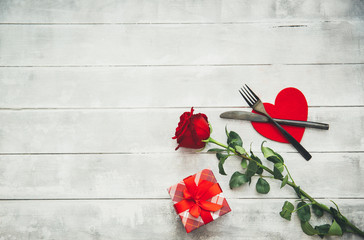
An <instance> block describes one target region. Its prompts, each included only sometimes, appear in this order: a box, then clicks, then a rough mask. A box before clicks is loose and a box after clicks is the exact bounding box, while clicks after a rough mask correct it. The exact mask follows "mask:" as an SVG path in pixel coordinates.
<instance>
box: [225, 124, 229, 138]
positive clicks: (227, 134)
mask: <svg viewBox="0 0 364 240" xmlns="http://www.w3.org/2000/svg"><path fill="white" fill-rule="evenodd" d="M225 133H226V136H227V137H229V131H228V130H227V125H226V126H225Z"/></svg>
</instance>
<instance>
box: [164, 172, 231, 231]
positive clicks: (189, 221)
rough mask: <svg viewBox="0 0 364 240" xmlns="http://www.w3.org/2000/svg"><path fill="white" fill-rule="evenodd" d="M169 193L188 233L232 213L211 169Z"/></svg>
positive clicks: (184, 182)
mask: <svg viewBox="0 0 364 240" xmlns="http://www.w3.org/2000/svg"><path fill="white" fill-rule="evenodd" d="M168 193H169V195H170V196H171V198H172V201H173V203H174V208H175V210H176V212H177V214H178V215H179V216H180V217H181V220H182V223H183V225H184V227H185V229H186V231H187V233H189V232H191V231H193V230H195V229H197V228H199V227H201V226H203V225H205V224H208V223H209V222H212V221H214V220H215V219H217V218H218V217H220V216H222V215H225V214H226V213H228V212H230V211H231V209H230V207H229V204H228V203H227V201H226V199H225V197H224V195H223V193H222V190H221V188H220V185H219V184H218V183H217V181H216V178H215V176H214V174H213V173H212V171H211V170H210V169H204V170H202V171H201V172H199V173H196V174H195V175H192V176H189V177H187V178H185V179H183V181H181V182H179V183H177V184H176V185H173V186H171V187H169V188H168Z"/></svg>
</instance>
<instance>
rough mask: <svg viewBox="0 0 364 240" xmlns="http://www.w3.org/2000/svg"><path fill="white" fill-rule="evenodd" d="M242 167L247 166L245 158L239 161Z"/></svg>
mask: <svg viewBox="0 0 364 240" xmlns="http://www.w3.org/2000/svg"><path fill="white" fill-rule="evenodd" d="M240 165H241V167H242V168H247V167H248V163H247V161H246V159H241V163H240Z"/></svg>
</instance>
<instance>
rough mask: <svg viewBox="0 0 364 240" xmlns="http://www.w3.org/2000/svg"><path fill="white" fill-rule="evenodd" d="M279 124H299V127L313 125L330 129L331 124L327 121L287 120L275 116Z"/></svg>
mask: <svg viewBox="0 0 364 240" xmlns="http://www.w3.org/2000/svg"><path fill="white" fill-rule="evenodd" d="M274 121H276V122H277V123H279V124H285V125H291V126H297V127H311V128H318V129H324V130H328V129H329V124H326V123H319V122H309V121H296V120H286V119H277V118H274Z"/></svg>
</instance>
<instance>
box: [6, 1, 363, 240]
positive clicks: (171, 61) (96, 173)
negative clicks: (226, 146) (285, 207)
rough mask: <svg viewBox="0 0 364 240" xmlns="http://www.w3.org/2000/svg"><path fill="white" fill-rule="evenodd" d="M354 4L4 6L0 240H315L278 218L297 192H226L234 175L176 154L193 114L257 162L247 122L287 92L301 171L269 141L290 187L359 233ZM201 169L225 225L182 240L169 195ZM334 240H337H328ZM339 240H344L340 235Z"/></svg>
mask: <svg viewBox="0 0 364 240" xmlns="http://www.w3.org/2000/svg"><path fill="white" fill-rule="evenodd" d="M363 64H364V1H361V0H332V1H329V0H304V1H295V0H288V1H280V0H259V1H238V0H233V1H228V0H201V1H197V0H183V1H182V0H166V1H162V0H150V1H143V0H124V1H118V0H103V1H101V0H100V1H96V0H93V1H90V0H48V1H47V0H39V1H36V0H34V1H33V0H29V1H21V0H1V1H0V108H1V109H0V198H1V200H0V239H1V240H5V239H9V240H10V239H11V240H13V239H62V240H64V239H253V238H254V239H318V237H308V236H307V235H305V234H304V233H303V232H302V231H301V229H300V225H299V220H298V218H297V216H294V217H293V220H292V221H291V222H288V221H286V220H284V219H282V218H281V217H280V216H279V211H280V210H281V206H282V204H283V202H284V201H285V200H290V201H291V202H293V201H294V200H295V194H294V192H293V191H292V190H291V189H289V188H285V189H279V183H278V182H271V192H270V193H269V194H267V195H260V194H258V193H256V192H255V189H254V186H251V187H249V186H243V187H241V188H239V189H236V190H230V189H229V187H228V181H229V178H230V175H231V174H232V173H233V172H234V171H236V170H238V169H239V161H238V160H236V161H234V160H233V159H229V161H228V162H227V163H226V168H225V169H226V171H227V173H228V176H222V175H219V174H218V169H217V160H216V159H215V157H214V156H213V155H210V154H206V152H201V153H197V154H195V153H194V151H189V150H184V149H181V150H179V151H177V152H175V151H174V148H175V147H176V142H175V141H173V140H172V139H171V137H172V136H173V135H174V131H175V128H176V126H177V123H178V118H179V116H180V114H181V113H182V112H184V111H188V110H189V109H190V107H191V106H194V107H195V109H196V112H203V113H206V114H207V116H208V117H209V120H210V122H211V124H212V125H213V128H214V132H213V135H212V136H213V137H214V138H215V139H219V140H224V139H225V136H224V127H225V125H227V126H228V127H229V129H231V130H234V131H236V132H239V133H240V134H241V136H242V137H243V140H244V142H245V146H249V144H250V142H253V149H254V150H255V151H258V150H259V145H260V142H261V141H263V140H264V138H263V137H262V136H261V135H259V134H258V133H257V132H256V131H255V130H254V129H253V128H252V126H251V124H250V123H248V122H241V121H234V120H224V119H220V118H219V114H220V113H221V112H223V111H226V110H230V109H236V108H244V109H245V110H249V109H248V108H247V107H246V104H245V103H244V102H243V101H242V99H241V97H240V96H239V95H238V93H237V89H238V88H239V87H240V86H241V85H242V84H243V83H247V84H248V85H251V86H252V87H253V88H254V90H255V91H256V92H257V93H258V94H259V95H260V96H261V97H262V98H263V99H264V101H266V102H274V98H275V96H276V94H277V93H278V92H279V91H280V90H281V89H283V88H285V87H289V86H292V87H296V88H298V89H300V90H301V91H302V92H303V93H304V94H305V95H306V98H307V100H308V103H309V120H312V121H320V122H326V123H329V124H330V130H329V131H320V130H313V129H306V132H305V134H304V137H303V140H302V144H303V145H304V146H305V147H306V148H307V149H308V150H309V151H310V152H311V153H312V155H313V158H312V160H311V161H309V162H306V161H305V160H303V158H302V157H301V156H300V155H299V154H298V153H296V152H295V150H294V149H293V147H292V146H290V145H288V144H282V143H276V142H273V141H268V144H267V145H268V146H270V147H272V148H273V149H275V150H276V151H277V152H279V153H281V155H283V156H284V158H285V159H286V161H287V164H288V166H289V167H290V169H291V173H292V174H293V175H294V176H295V180H296V182H298V184H299V185H300V186H301V187H302V188H304V189H305V190H306V191H307V192H309V193H310V194H311V195H312V196H314V197H316V198H317V199H319V200H320V201H323V202H325V203H328V204H330V202H329V200H330V199H332V200H334V201H335V202H336V203H338V204H339V205H340V206H341V211H342V212H343V213H345V215H346V216H348V218H349V219H350V220H352V221H353V222H354V223H356V224H357V225H358V226H359V227H360V228H361V229H364V201H363V199H364V187H363V182H364V137H363V131H364V86H363V85H364V65H363ZM204 168H211V169H212V170H213V171H214V172H215V174H216V177H217V179H218V181H219V182H220V184H221V186H222V188H223V191H224V192H225V195H226V197H227V198H228V201H229V203H230V205H231V208H232V212H231V213H229V214H227V215H226V216H223V217H221V218H220V219H218V220H216V221H214V222H212V223H210V224H209V225H207V226H205V227H202V228H200V229H198V230H196V231H194V232H193V233H190V234H186V233H185V231H184V228H183V226H182V224H181V222H180V219H179V218H178V217H177V215H176V214H175V212H174V209H173V206H172V202H171V200H170V199H169V196H168V193H167V191H166V188H167V187H169V186H170V185H172V184H174V183H176V182H178V181H180V180H181V179H183V178H184V177H186V176H188V175H190V174H193V173H195V172H197V171H200V170H202V169H204ZM332 239H335V238H332ZM343 239H357V238H356V237H354V236H352V235H350V234H348V235H345V236H344V237H343Z"/></svg>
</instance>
